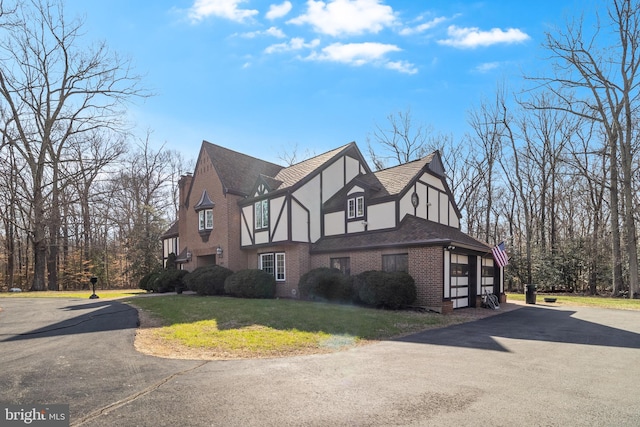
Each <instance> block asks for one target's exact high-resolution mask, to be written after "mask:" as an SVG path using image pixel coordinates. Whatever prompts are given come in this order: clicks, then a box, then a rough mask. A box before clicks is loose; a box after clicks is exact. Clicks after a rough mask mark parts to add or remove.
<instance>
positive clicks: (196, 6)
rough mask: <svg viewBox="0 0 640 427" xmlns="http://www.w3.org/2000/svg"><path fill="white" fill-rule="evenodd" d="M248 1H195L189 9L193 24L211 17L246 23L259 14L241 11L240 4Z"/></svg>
mask: <svg viewBox="0 0 640 427" xmlns="http://www.w3.org/2000/svg"><path fill="white" fill-rule="evenodd" d="M246 1H247V0H195V2H194V3H193V6H191V8H190V9H189V18H190V19H191V21H192V22H200V21H202V20H203V19H205V18H208V17H210V16H217V17H219V18H224V19H229V20H231V21H236V22H244V21H245V20H246V19H248V18H251V17H252V16H254V15H257V14H258V11H257V10H254V9H240V7H239V6H240V4H241V3H245V2H246Z"/></svg>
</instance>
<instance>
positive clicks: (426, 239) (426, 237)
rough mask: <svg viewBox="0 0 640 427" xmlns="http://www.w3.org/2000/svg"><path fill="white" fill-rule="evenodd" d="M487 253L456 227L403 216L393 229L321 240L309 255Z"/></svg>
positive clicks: (483, 244)
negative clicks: (427, 249) (433, 249)
mask: <svg viewBox="0 0 640 427" xmlns="http://www.w3.org/2000/svg"><path fill="white" fill-rule="evenodd" d="M449 245H453V246H456V247H457V248H460V249H466V250H468V251H473V252H480V253H483V254H485V253H491V247H490V246H489V245H487V244H485V243H483V242H481V241H479V240H477V239H474V238H473V237H471V236H469V235H467V234H465V233H463V232H462V231H460V230H459V229H457V228H454V227H449V226H446V225H443V224H439V223H436V222H432V221H428V220H426V219H422V218H417V217H415V216H411V215H407V216H405V218H404V219H403V220H402V221H401V222H400V225H399V226H398V228H396V229H392V230H380V231H365V232H361V233H353V234H344V235H340V236H329V237H323V238H321V239H320V240H318V241H317V242H316V243H314V244H313V245H312V247H311V252H312V253H321V252H345V251H354V250H367V249H380V248H389V247H408V246H412V247H416V246H449Z"/></svg>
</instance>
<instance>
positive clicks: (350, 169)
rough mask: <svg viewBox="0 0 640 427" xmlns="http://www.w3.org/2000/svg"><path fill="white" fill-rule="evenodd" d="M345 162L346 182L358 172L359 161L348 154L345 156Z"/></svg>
mask: <svg viewBox="0 0 640 427" xmlns="http://www.w3.org/2000/svg"><path fill="white" fill-rule="evenodd" d="M345 162H346V163H345V170H346V177H345V183H347V182H349V181H351V180H352V179H353V178H355V177H356V176H358V175H359V174H360V162H359V161H358V160H356V159H354V158H353V157H349V156H345Z"/></svg>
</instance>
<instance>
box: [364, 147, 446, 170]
mask: <svg viewBox="0 0 640 427" xmlns="http://www.w3.org/2000/svg"><path fill="white" fill-rule="evenodd" d="M437 151H438V150H436V151H432V152H431V153H429V154H427V155H426V156H423V157H420V158H419V159H413V160H409V161H408V162H406V163H400V164H399V165H395V166H389V167H387V168H384V169H380V170H377V171H375V172H373V173H378V172H384V171H387V170H390V169H395V168H399V167H401V166H407V165H410V164H412V163H416V162H421V161H425V160H427V158H428V157H432V156H433V155H434V154H435V153H436V152H437ZM431 160H433V157H432V158H431V159H430V160H429V162H431Z"/></svg>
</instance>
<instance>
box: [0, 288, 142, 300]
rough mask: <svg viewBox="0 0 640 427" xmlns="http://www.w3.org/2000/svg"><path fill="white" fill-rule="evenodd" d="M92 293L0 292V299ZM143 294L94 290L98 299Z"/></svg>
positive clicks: (125, 290)
mask: <svg viewBox="0 0 640 427" xmlns="http://www.w3.org/2000/svg"><path fill="white" fill-rule="evenodd" d="M92 293H93V291H91V290H85V291H38V292H35V291H34V292H0V298H89V296H90V295H91V294H92ZM141 293H145V291H143V290H142V289H108V290H107V289H104V290H103V289H96V295H98V296H99V297H100V299H111V298H124V297H131V296H134V295H139V294H141Z"/></svg>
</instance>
